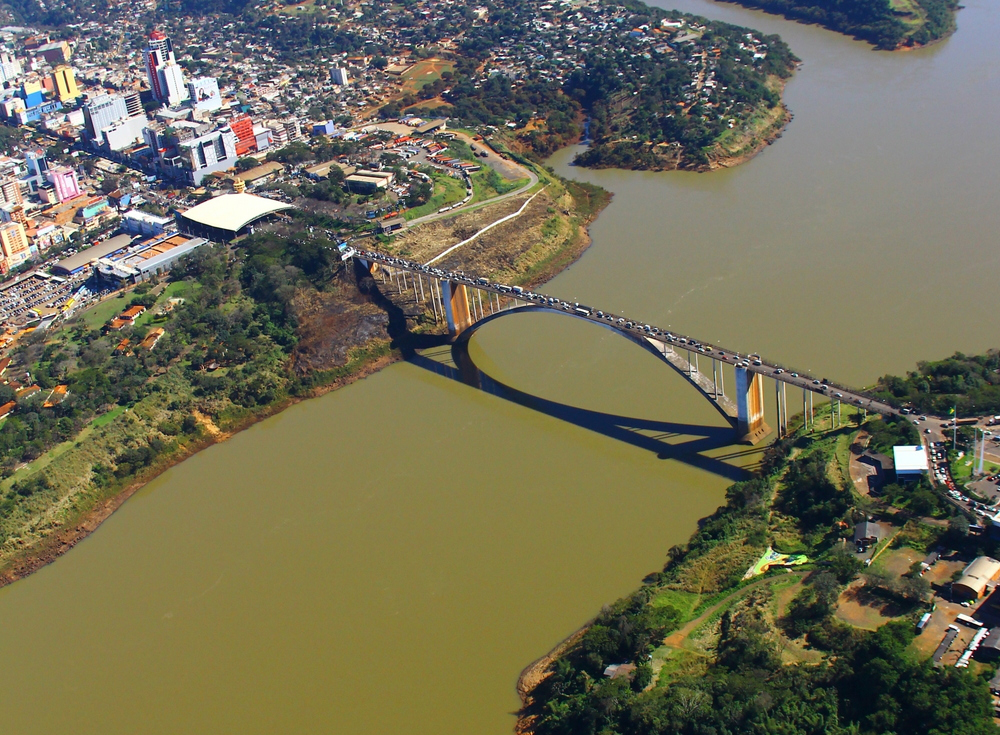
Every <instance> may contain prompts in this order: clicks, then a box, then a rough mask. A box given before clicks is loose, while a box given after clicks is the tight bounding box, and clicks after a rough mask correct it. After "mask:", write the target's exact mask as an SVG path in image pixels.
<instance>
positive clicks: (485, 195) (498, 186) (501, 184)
mask: <svg viewBox="0 0 1000 735" xmlns="http://www.w3.org/2000/svg"><path fill="white" fill-rule="evenodd" d="M492 171H493V170H492V169H490V170H489V171H487V170H486V169H483V170H482V171H476V172H475V173H474V174H472V201H473V202H481V201H485V200H486V199H492V198H493V197H497V196H500V195H501V194H506V193H507V192H511V191H515V190H517V189H520V188H521V187H522V186H524V185H525V184H527V183H528V179H526V178H525V179H517V180H516V181H507V180H506V179H504V178H502V177H500V176H499V175H498V174H496V173H494V175H493V176H491V175H490V173H491V172H492Z"/></svg>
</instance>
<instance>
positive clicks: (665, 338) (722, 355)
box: [345, 250, 902, 433]
mask: <svg viewBox="0 0 1000 735" xmlns="http://www.w3.org/2000/svg"><path fill="white" fill-rule="evenodd" d="M351 254H353V256H354V257H356V258H360V259H361V260H364V261H368V262H372V263H378V264H380V265H382V266H385V267H386V268H388V269H390V272H391V271H405V272H407V273H410V274H413V275H416V276H422V277H424V278H427V279H428V280H429V281H430V280H435V281H438V282H439V283H443V282H449V283H453V284H459V285H462V286H465V287H466V288H469V289H475V290H479V291H482V292H485V293H489V294H493V295H495V296H496V297H497V310H498V311H499V310H500V306H501V299H503V300H506V301H507V308H508V310H509V309H515V308H519V307H521V306H532V307H535V308H533V309H531V311H536V310H546V311H556V312H562V313H566V314H568V315H570V316H574V317H577V318H580V319H584V320H586V321H590V322H594V323H596V324H600V325H601V326H603V327H607V328H610V329H614V330H616V331H618V332H620V333H621V334H623V335H624V336H626V337H628V338H629V339H630V340H632V341H633V342H638V343H640V344H643V343H644V344H643V346H645V347H647V349H650V351H652V352H655V353H656V354H658V355H659V356H660V357H661V358H663V359H664V360H666V361H667V362H668V363H670V364H671V365H672V366H673V367H674V368H675V369H677V370H678V372H680V373H682V374H683V375H684V376H685V377H687V378H688V379H689V380H690V381H691V382H692V383H694V385H695V386H696V387H697V388H698V389H699V390H700V391H701V392H702V393H703V394H704V395H705V396H706V397H707V398H709V399H710V400H711V401H713V403H715V405H716V407H717V408H718V409H719V410H720V411H721V412H722V413H723V414H725V415H727V416H728V417H730V418H733V417H735V414H736V409H735V407H734V404H733V402H732V401H731V400H730V399H729V398H728V397H727V396H726V395H725V385H724V382H723V383H721V384H720V382H719V378H722V380H723V381H724V377H723V376H722V371H721V370H720V371H716V370H715V368H716V365H718V364H726V365H731V366H733V367H734V368H742V369H744V370H746V371H747V372H748V373H755V374H758V375H760V376H762V377H767V378H771V379H773V380H775V381H776V382H777V383H779V384H781V383H783V384H785V385H791V386H794V387H796V388H801V389H802V391H803V394H802V395H803V413H804V414H807V412H808V415H811V413H812V401H811V400H810V401H809V402H808V405H807V402H806V395H807V393H816V394H819V395H821V396H825V397H826V398H829V399H830V400H831V401H836V402H841V401H842V402H845V403H848V404H850V405H854V406H856V407H858V408H860V409H864V410H865V411H873V412H875V413H879V414H882V415H884V416H902V414H901V412H900V411H899V410H898V409H896V408H894V407H893V406H890V405H889V404H887V403H883V402H881V401H877V400H874V399H872V398H871V397H869V396H866V395H865V394H863V393H862V392H860V391H858V390H854V389H850V388H847V387H845V386H841V385H837V384H835V383H831V382H829V381H825V382H824V381H821V380H819V379H817V378H814V377H813V376H811V375H806V374H804V373H799V372H796V371H794V370H790V369H786V368H785V367H783V366H782V365H780V364H778V363H777V362H772V361H769V360H765V359H764V358H762V357H761V356H760V355H756V354H753V353H750V354H747V353H743V354H741V353H740V352H738V351H736V350H731V349H729V348H727V347H724V346H722V345H718V344H713V343H711V342H705V341H702V340H699V339H695V338H694V337H691V336H688V335H684V334H679V333H677V332H676V331H674V330H666V329H661V328H659V327H657V326H655V325H652V324H647V323H645V322H643V321H641V320H639V319H632V318H629V317H627V316H621V315H614V314H611V313H608V312H604V311H602V310H599V309H595V308H593V307H590V306H585V305H582V304H579V303H570V302H566V301H563V300H562V299H559V298H556V297H553V296H548V295H547V294H543V293H539V292H536V291H527V290H524V289H521V288H519V287H517V286H507V285H505V284H501V283H491V282H489V281H488V279H486V278H476V277H473V276H469V275H467V274H465V273H463V272H460V271H459V272H455V271H446V270H443V269H441V268H437V267H434V266H432V265H429V264H427V265H421V264H419V263H414V262H412V261H409V260H406V259H404V258H397V257H395V256H391V255H387V254H384V253H379V252H375V251H370V250H353V253H348V254H347V255H345V258H346V257H348V256H349V255H351ZM471 301H473V302H474V300H471ZM490 309H491V312H492V310H493V302H492V300H491V301H490ZM473 311H475V305H474V303H473ZM480 311H481V312H482V302H481V301H480ZM504 313H506V312H504ZM497 316H500V314H491V315H486V314H483V315H482V316H481V317H478V318H476V317H474V318H473V325H474V327H478V326H479V325H480V323H483V322H486V321H492V318H494V317H497ZM468 331H469V332H473V331H475V329H474V328H473V329H469V330H468ZM466 339H468V337H466ZM680 352H684V353H686V354H687V359H685V358H684V357H683V356H682V355H681V354H679V353H680ZM699 356H700V357H702V358H708V359H710V360H713V361H714V363H716V365H713V377H711V378H710V377H709V376H708V375H707V374H706V373H705V372H704V371H702V370H700V369H699V366H698V358H699ZM784 403H785V401H784V396H783V395H782V396H781V397H780V398H779V406H780V405H784ZM784 413H785V414H786V415H785V416H784V417H783V419H782V418H780V417H779V421H780V422H781V423H782V425H783V427H784V428H787V422H788V417H787V407H786V408H785V409H784ZM779 431H780V427H779ZM782 433H784V432H782Z"/></svg>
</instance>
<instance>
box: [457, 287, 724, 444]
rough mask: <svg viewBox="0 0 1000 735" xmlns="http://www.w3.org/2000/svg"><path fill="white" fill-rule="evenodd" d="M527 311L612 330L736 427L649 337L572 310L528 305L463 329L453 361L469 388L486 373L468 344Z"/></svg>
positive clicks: (478, 382) (704, 390)
mask: <svg viewBox="0 0 1000 735" xmlns="http://www.w3.org/2000/svg"><path fill="white" fill-rule="evenodd" d="M526 312H544V313H551V314H559V315H561V316H566V317H572V318H574V319H579V320H581V321H584V322H586V323H587V324H592V325H595V326H600V327H604V328H605V329H607V330H610V331H611V332H613V333H614V334H616V335H618V336H619V337H624V338H625V339H627V340H628V341H630V342H632V343H634V344H637V345H639V346H640V347H641V348H642V349H644V350H646V352H649V353H650V354H652V355H655V356H656V357H657V358H658V359H659V360H660V361H661V362H663V363H666V364H667V365H669V366H670V367H671V368H672V369H673V370H674V371H675V372H677V373H678V374H680V375H681V376H682V377H683V378H684V379H685V380H686V382H688V383H689V384H690V385H691V386H692V387H694V388H695V389H696V390H697V391H698V392H699V393H700V394H701V395H702V397H703V398H705V399H706V400H707V401H708V402H709V403H711V404H712V406H714V407H715V409H716V410H717V411H718V412H719V413H720V414H722V415H723V416H724V417H725V419H726V421H728V422H729V423H730V424H732V425H734V426H735V421H734V417H733V416H732V415H731V414H730V413H729V412H727V411H726V409H725V408H724V407H723V406H722V404H721V403H720V402H719V401H718V400H716V399H715V397H714V396H713V395H712V394H711V393H710V392H709V391H707V390H706V389H705V388H704V387H702V386H701V385H699V384H698V382H697V381H695V380H693V379H692V377H691V375H690V374H689V373H686V372H685V371H684V370H682V369H680V368H679V367H678V366H677V365H675V364H673V363H672V362H671V361H670V360H668V359H667V357H666V355H665V354H664V353H663V352H661V351H660V350H658V349H657V348H656V347H655V346H654V345H653V343H652V342H651V341H650V340H649V339H647V338H646V336H645V335H642V334H637V333H635V332H633V331H631V330H627V329H623V328H621V327H619V326H618V325H617V324H615V323H612V322H609V321H606V320H602V321H595V320H594V319H592V318H588V317H586V316H583V315H582V314H577V313H574V312H572V311H566V310H565V309H558V308H555V307H552V306H544V305H539V304H527V305H525V306H519V307H517V308H514V309H508V310H507V311H498V312H497V313H495V314H490V315H489V316H486V317H483V318H482V319H480V320H478V321H476V322H473V323H472V324H471V325H470V326H468V327H466V328H465V329H463V330H462V331H461V332H460V333H459V334H458V336H457V337H456V338H455V341H454V342H452V345H451V354H452V359H453V360H454V361H455V365H456V366H457V367H458V369H459V372H460V373H461V376H462V380H463V382H465V383H466V384H468V385H471V386H474V387H476V388H482V387H483V386H482V383H483V380H482V378H483V375H485V373H483V371H482V370H480V368H479V367H478V366H477V365H476V364H475V361H474V360H473V359H472V355H470V354H469V342H470V341H471V340H472V338H473V336H475V334H476V332H477V331H479V329H480V328H482V327H484V326H486V325H487V324H489V323H490V322H494V321H496V320H497V319H502V318H503V317H506V316H510V315H512V314H523V313H526Z"/></svg>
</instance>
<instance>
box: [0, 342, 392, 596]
mask: <svg viewBox="0 0 1000 735" xmlns="http://www.w3.org/2000/svg"><path fill="white" fill-rule="evenodd" d="M402 359H403V358H402V355H400V353H399V351H398V350H395V349H393V350H391V351H390V352H389V353H388V354H386V355H380V356H378V357H377V358H375V359H373V360H372V361H370V362H366V363H364V364H362V365H361V366H360V367H359V369H358V370H357V371H356V372H353V373H351V374H350V375H347V376H344V377H340V378H336V379H334V380H332V381H330V382H329V383H326V384H324V385H321V386H317V387H316V388H313V389H311V390H310V391H309V392H307V393H305V394H304V395H300V396H290V397H288V398H285V399H283V400H282V401H280V402H278V403H275V404H273V405H271V406H268V407H266V408H265V409H264V410H262V411H261V412H260V413H259V414H254V415H252V416H248V417H246V418H245V419H244V420H243V421H241V422H239V423H238V424H236V426H235V427H234V428H232V429H229V430H227V431H218V430H216V431H213V430H212V429H211V428H209V427H208V426H206V424H205V423H204V422H199V423H200V424H201V426H202V429H203V431H204V434H205V435H204V436H203V437H199V438H198V440H197V441H194V442H192V443H191V444H190V445H187V446H185V447H184V449H183V450H182V451H180V452H178V453H177V454H175V455H173V456H171V457H169V458H168V459H166V460H165V461H164V462H163V463H162V464H161V465H157V466H155V467H152V468H150V469H149V471H148V472H146V473H144V474H142V475H141V476H139V477H137V478H135V479H134V480H133V481H132V482H130V483H129V484H128V485H126V486H125V487H124V488H122V489H121V490H120V491H118V492H117V493H114V494H113V495H110V496H109V497H107V498H103V499H101V500H99V501H97V502H96V503H95V504H94V505H93V506H92V507H91V508H89V509H88V510H84V511H83V512H81V513H80V514H79V515H78V516H77V517H76V518H74V519H72V521H69V522H67V523H66V524H65V526H64V527H63V528H62V529H60V530H58V531H55V532H54V533H52V534H50V535H49V536H47V537H46V538H45V539H44V540H43V541H41V542H40V543H39V544H37V545H36V546H34V547H32V548H31V549H26V550H25V551H24V552H22V553H21V554H18V555H16V556H14V557H12V558H11V560H10V561H9V562H8V563H7V564H6V565H5V566H4V567H3V569H2V570H0V589H2V588H4V587H6V586H8V585H11V584H13V583H14V582H17V581H19V580H21V579H24V578H25V577H27V576H29V575H31V574H33V573H34V572H37V571H38V570H39V569H41V568H42V567H45V566H48V565H49V564H51V563H52V562H54V561H55V560H56V559H58V558H59V557H60V556H62V555H63V554H65V553H66V552H68V551H69V550H70V549H72V548H73V547H74V546H76V545H77V544H78V543H80V542H81V541H83V540H84V539H86V538H87V537H88V536H89V535H90V534H92V533H93V532H94V531H96V530H97V529H98V528H100V526H101V524H102V523H104V521H106V520H107V519H108V518H110V517H111V516H112V515H113V514H114V512H115V511H116V510H118V509H119V508H121V507H122V506H123V505H124V504H125V502H126V501H127V500H128V499H129V498H131V497H132V496H133V495H135V494H136V493H137V492H138V491H139V490H141V489H142V488H143V487H145V486H146V485H147V484H149V483H150V482H152V481H153V480H155V479H156V478H158V477H159V476H160V475H162V474H163V473H165V472H166V471H167V470H169V469H170V468H172V467H175V466H176V465H179V464H180V463H181V462H184V461H186V460H188V459H190V458H191V457H193V456H194V455H196V454H198V453H199V452H201V451H203V450H205V449H208V448H209V447H212V446H214V445H216V444H221V443H222V442H224V441H227V440H228V439H230V438H232V437H233V436H235V435H237V434H239V433H240V432H242V431H244V430H246V429H249V428H250V427H251V426H253V425H254V424H257V423H259V422H261V421H264V420H265V419H268V418H271V417H272V416H275V415H277V414H279V413H281V412H282V411H284V410H285V409H286V408H290V407H291V406H294V405H295V404H297V403H301V402H302V401H308V400H311V399H313V398H321V397H322V396H324V395H326V394H327V393H330V392H332V391H335V390H338V389H340V388H343V387H345V386H347V385H350V384H351V383H355V382H357V381H359V380H362V379H364V378H367V377H368V376H370V375H373V374H375V373H376V372H378V371H380V370H382V369H383V368H385V367H388V366H389V365H391V364H393V363H395V362H399V361H400V360H402Z"/></svg>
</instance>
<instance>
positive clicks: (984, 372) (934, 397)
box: [873, 350, 1000, 416]
mask: <svg viewBox="0 0 1000 735" xmlns="http://www.w3.org/2000/svg"><path fill="white" fill-rule="evenodd" d="M873 394H874V395H875V396H876V397H877V398H879V399H880V400H884V401H888V402H889V403H892V404H893V405H895V406H902V405H904V404H907V403H909V404H911V405H913V406H914V407H915V408H916V409H917V410H919V411H926V412H928V413H936V414H938V415H948V412H949V411H950V410H951V409H952V408H953V407H955V406H957V407H958V412H959V414H960V415H965V416H968V415H970V414H971V413H973V412H976V413H977V414H979V415H982V414H987V413H1000V350H990V351H989V352H987V353H986V354H983V355H971V356H969V355H964V354H962V353H961V352H956V353H955V354H954V355H952V356H951V357H949V358H947V359H945V360H939V361H937V362H920V363H917V369H916V370H915V371H913V372H910V373H908V374H907V375H906V376H905V377H900V376H897V375H885V376H883V377H881V378H879V381H878V384H877V385H876V387H875V390H874V391H873Z"/></svg>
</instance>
